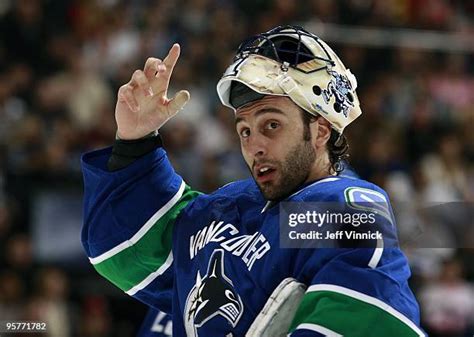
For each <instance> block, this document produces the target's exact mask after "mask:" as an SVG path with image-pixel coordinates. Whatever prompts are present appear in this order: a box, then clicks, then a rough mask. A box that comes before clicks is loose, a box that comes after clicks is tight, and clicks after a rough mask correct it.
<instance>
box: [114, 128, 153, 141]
mask: <svg viewBox="0 0 474 337" xmlns="http://www.w3.org/2000/svg"><path fill="white" fill-rule="evenodd" d="M156 136H158V130H154V131H152V132H150V133H149V134H147V135H145V136H143V137H140V138H128V137H124V136H122V135H120V131H119V130H117V132H116V133H115V140H124V141H134V140H140V139H147V138H152V137H156Z"/></svg>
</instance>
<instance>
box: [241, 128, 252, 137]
mask: <svg viewBox="0 0 474 337" xmlns="http://www.w3.org/2000/svg"><path fill="white" fill-rule="evenodd" d="M240 136H241V137H242V138H247V137H248V136H250V129H248V128H245V129H242V130H240Z"/></svg>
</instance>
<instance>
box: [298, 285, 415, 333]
mask: <svg viewBox="0 0 474 337" xmlns="http://www.w3.org/2000/svg"><path fill="white" fill-rule="evenodd" d="M386 306H387V307H388V305H386ZM304 323H312V324H317V325H320V326H323V327H325V328H327V329H330V330H332V331H334V332H336V333H338V334H341V335H343V336H345V337H380V336H384V337H400V336H403V337H411V336H420V333H418V332H416V331H414V330H413V329H412V328H411V327H409V326H408V325H407V324H405V323H404V322H402V321H401V320H400V319H399V318H397V317H395V316H394V315H392V314H391V313H389V312H387V311H386V310H384V309H382V308H379V307H378V306H375V305H373V304H370V303H367V302H365V301H362V300H358V299H356V298H354V297H352V296H348V295H345V294H341V293H339V292H334V291H314V292H308V293H306V294H305V296H304V297H303V301H302V302H301V304H300V306H299V308H298V310H297V312H296V315H295V318H294V319H293V322H292V324H291V328H290V332H293V331H294V330H295V329H296V328H297V327H298V325H300V324H304ZM422 336H423V335H422Z"/></svg>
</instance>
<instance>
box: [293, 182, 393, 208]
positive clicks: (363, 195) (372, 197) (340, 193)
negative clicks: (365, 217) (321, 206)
mask: <svg viewBox="0 0 474 337" xmlns="http://www.w3.org/2000/svg"><path fill="white" fill-rule="evenodd" d="M291 199H292V200H295V201H314V202H317V201H327V202H343V201H349V200H355V199H357V200H358V199H362V200H365V201H367V202H384V203H389V198H388V195H387V193H386V192H385V191H384V190H383V189H382V188H381V187H379V186H377V185H375V184H373V183H371V182H368V181H366V180H363V179H359V178H351V177H328V178H323V179H321V180H318V181H315V182H313V183H311V184H309V185H307V186H305V187H304V188H302V189H301V190H300V191H298V192H296V193H295V194H294V195H293V197H292V198H291Z"/></svg>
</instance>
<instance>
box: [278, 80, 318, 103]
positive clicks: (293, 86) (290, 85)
mask: <svg viewBox="0 0 474 337" xmlns="http://www.w3.org/2000/svg"><path fill="white" fill-rule="evenodd" d="M276 82H277V83H278V86H279V87H280V88H281V89H282V90H283V92H284V93H285V94H286V95H288V97H290V98H291V99H292V101H293V102H298V101H299V99H295V97H302V98H303V99H304V100H305V101H306V104H307V108H311V102H310V100H309V99H308V98H307V97H306V96H305V95H304V94H303V93H302V92H301V89H300V88H299V87H298V84H297V83H296V81H295V80H294V79H293V78H292V77H290V76H289V75H288V73H287V72H283V73H281V74H280V75H279V76H278V78H277V79H276ZM302 108H304V107H302ZM307 108H304V109H305V110H306V109H307Z"/></svg>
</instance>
